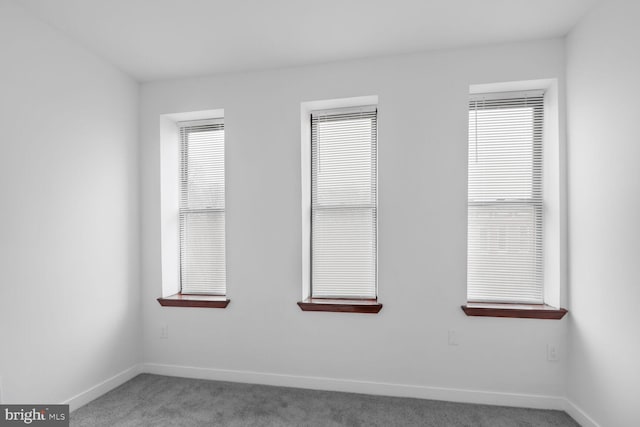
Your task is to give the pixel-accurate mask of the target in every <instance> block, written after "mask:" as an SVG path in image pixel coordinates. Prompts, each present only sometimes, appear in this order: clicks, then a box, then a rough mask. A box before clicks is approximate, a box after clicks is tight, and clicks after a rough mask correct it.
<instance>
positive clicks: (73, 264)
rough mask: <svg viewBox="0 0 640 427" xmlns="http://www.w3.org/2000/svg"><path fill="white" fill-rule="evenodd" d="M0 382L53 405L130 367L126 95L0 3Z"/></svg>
mask: <svg viewBox="0 0 640 427" xmlns="http://www.w3.org/2000/svg"><path fill="white" fill-rule="evenodd" d="M0 55H1V58H2V66H0V94H1V95H0V130H1V135H2V136H1V137H0V146H1V154H0V195H1V197H2V199H1V203H2V209H0V275H1V283H0V340H1V343H0V376H1V377H2V401H3V402H4V403H29V402H31V403H43V402H45V403H46V402H51V403H57V402H61V401H64V400H67V399H69V398H71V397H72V396H74V395H76V394H78V393H80V392H82V391H84V390H86V389H88V388H90V387H93V386H95V385H96V384H98V383H100V382H101V381H104V380H106V379H107V378H109V377H112V376H113V375H115V374H117V373H119V372H121V371H123V370H125V369H127V368H130V367H132V366H134V365H135V364H136V363H137V362H138V360H139V358H140V344H139V340H140V333H141V328H140V323H141V316H140V297H139V294H140V289H139V216H138V165H137V163H138V154H137V151H138V149H137V120H138V110H137V108H138V86H137V84H136V83H135V82H134V81H133V80H131V79H130V78H129V77H127V76H125V75H124V74H122V73H121V72H119V71H118V70H116V69H114V68H113V67H112V66H110V65H108V64H106V63H105V62H103V61H102V60H100V59H98V58H96V57H95V56H94V55H92V54H90V53H88V52H86V51H85V50H84V49H82V48H80V47H79V46H77V45H75V44H74V43H72V42H70V41H68V40H67V39H66V38H65V37H64V36H62V35H60V34H59V33H58V32H56V31H54V30H53V29H52V28H50V27H48V26H46V25H44V24H42V23H41V22H40V21H37V20H35V19H32V18H31V17H30V16H29V15H28V14H27V13H26V12H25V11H24V10H23V9H22V8H21V7H20V6H18V2H12V1H7V0H0Z"/></svg>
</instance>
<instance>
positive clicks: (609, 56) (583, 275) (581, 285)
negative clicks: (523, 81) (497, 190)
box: [567, 1, 640, 427]
mask: <svg viewBox="0 0 640 427" xmlns="http://www.w3.org/2000/svg"><path fill="white" fill-rule="evenodd" d="M639 20H640V3H638V2H636V1H606V2H602V4H601V6H600V7H599V8H597V9H595V10H594V11H593V12H592V13H591V14H590V15H589V16H588V17H587V18H586V19H585V20H584V21H582V22H581V24H580V25H579V26H578V27H577V28H576V29H575V30H574V31H573V32H572V33H571V34H570V37H569V38H568V42H567V81H568V98H567V100H568V123H569V148H568V151H569V159H570V161H569V213H570V214H569V224H570V229H569V232H570V288H569V301H570V306H569V310H570V312H571V316H570V318H569V324H570V334H569V336H570V338H571V350H570V359H569V363H568V365H567V366H568V370H569V374H568V397H569V399H570V400H571V401H573V403H574V404H575V405H577V406H578V407H579V408H581V409H582V410H583V411H584V412H586V413H587V414H588V415H589V416H591V418H592V419H593V421H595V422H597V423H599V424H600V425H601V426H607V427H617V426H621V427H622V426H633V425H638V420H639V419H640V405H638V396H640V329H639V328H640V222H639V221H638V220H639V218H640V215H639V212H640V167H638V160H639V159H640V140H639V138H638V120H639V118H640V108H639V107H638V99H640V79H639V78H640V54H639V49H640V27H639V26H638V21H639Z"/></svg>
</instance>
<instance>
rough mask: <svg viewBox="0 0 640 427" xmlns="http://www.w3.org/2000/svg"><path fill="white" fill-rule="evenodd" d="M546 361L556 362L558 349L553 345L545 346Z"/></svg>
mask: <svg viewBox="0 0 640 427" xmlns="http://www.w3.org/2000/svg"><path fill="white" fill-rule="evenodd" d="M547 360H548V361H549V362H556V361H558V347H557V346H556V345H554V344H547Z"/></svg>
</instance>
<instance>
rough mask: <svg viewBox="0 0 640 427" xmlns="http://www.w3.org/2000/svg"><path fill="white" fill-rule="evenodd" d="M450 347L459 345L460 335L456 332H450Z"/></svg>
mask: <svg viewBox="0 0 640 427" xmlns="http://www.w3.org/2000/svg"><path fill="white" fill-rule="evenodd" d="M449 345H458V333H457V332H456V331H454V330H450V331H449Z"/></svg>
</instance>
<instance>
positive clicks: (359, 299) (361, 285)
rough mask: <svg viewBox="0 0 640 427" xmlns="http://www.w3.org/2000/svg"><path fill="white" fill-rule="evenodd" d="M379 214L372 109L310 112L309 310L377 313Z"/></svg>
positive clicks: (378, 308)
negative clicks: (350, 304)
mask: <svg viewBox="0 0 640 427" xmlns="http://www.w3.org/2000/svg"><path fill="white" fill-rule="evenodd" d="M377 210H378V207H377V110H376V107H375V106H372V107H355V108H342V109H333V110H325V111H314V112H311V211H310V213H311V218H310V223H311V227H310V234H311V244H310V254H309V256H310V257H311V263H310V264H311V268H310V270H311V271H310V275H311V279H310V298H311V300H312V301H313V302H315V303H318V304H319V305H316V306H315V307H308V309H310V310H321V309H325V310H322V311H366V312H377V311H379V310H380V308H381V307H382V306H381V305H380V304H377V302H376V299H377V215H378V212H377ZM320 300H324V301H320ZM339 300H341V301H339ZM349 303H352V306H350V307H349V306H348V304H349ZM301 304H302V303H301ZM328 304H334V305H337V306H339V305H341V304H342V308H338V309H336V310H326V309H328V308H329V305H328ZM353 305H355V306H357V307H356V308H354V307H353ZM301 307H302V308H303V309H305V307H303V305H301ZM365 307H368V308H365Z"/></svg>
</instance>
